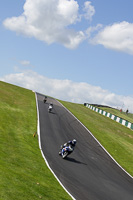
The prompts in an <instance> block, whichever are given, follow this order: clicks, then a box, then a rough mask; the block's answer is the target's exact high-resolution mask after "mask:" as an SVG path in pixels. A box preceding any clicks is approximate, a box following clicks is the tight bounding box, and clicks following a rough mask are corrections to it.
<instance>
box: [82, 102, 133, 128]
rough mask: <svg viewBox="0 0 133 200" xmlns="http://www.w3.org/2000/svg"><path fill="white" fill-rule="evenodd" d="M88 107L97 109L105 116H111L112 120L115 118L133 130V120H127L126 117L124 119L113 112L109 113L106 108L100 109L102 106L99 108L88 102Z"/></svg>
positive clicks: (96, 110)
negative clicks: (132, 121)
mask: <svg viewBox="0 0 133 200" xmlns="http://www.w3.org/2000/svg"><path fill="white" fill-rule="evenodd" d="M86 107H87V108H90V109H91V110H93V111H95V112H98V113H100V114H101V115H104V116H106V117H109V118H110V119H112V120H114V121H116V122H118V123H120V124H122V125H123V126H126V127H127V128H130V129H131V130H133V123H131V122H129V121H127V120H125V119H122V118H120V117H118V116H116V115H113V114H111V113H108V112H106V111H104V110H102V109H100V108H97V107H95V106H92V105H90V104H87V103H86Z"/></svg>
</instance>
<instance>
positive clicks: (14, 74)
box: [0, 0, 133, 112]
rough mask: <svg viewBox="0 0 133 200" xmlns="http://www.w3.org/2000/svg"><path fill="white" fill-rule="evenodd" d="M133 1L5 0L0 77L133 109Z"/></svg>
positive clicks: (80, 99)
mask: <svg viewBox="0 0 133 200" xmlns="http://www.w3.org/2000/svg"><path fill="white" fill-rule="evenodd" d="M132 9H133V1H132V0H117V1H116V0H111V1H107V0H100V1H99V0H92V1H83V0H80V1H79V0H78V1H76V0H38V1H36V0H23V1H18V0H13V1H10V0H2V1H1V6H0V54H1V59H0V69H1V70H0V80H2V81H5V82H9V83H12V84H15V85H19V86H22V87H25V88H28V89H32V90H35V91H38V92H41V93H44V94H47V95H51V96H53V97H56V98H59V99H63V100H68V101H72V102H76V103H83V102H89V103H101V104H106V105H110V106H113V107H118V108H121V107H122V108H123V109H125V110H126V109H127V108H128V109H129V111H131V112H133V89H132V85H133V78H132V76H133V14H132Z"/></svg>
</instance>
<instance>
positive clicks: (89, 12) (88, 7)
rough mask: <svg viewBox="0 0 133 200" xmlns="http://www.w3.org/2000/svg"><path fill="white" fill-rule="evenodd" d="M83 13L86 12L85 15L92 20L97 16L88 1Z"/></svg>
mask: <svg viewBox="0 0 133 200" xmlns="http://www.w3.org/2000/svg"><path fill="white" fill-rule="evenodd" d="M83 11H85V14H84V15H83V16H84V17H85V18H86V19H88V20H90V21H91V20H92V16H93V15H94V14H95V8H94V6H92V5H91V2H90V1H86V2H85V3H84V8H83Z"/></svg>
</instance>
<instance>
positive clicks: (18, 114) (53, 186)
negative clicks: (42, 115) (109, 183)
mask: <svg viewBox="0 0 133 200" xmlns="http://www.w3.org/2000/svg"><path fill="white" fill-rule="evenodd" d="M36 129H37V115H36V102H35V94H34V93H33V92H32V91H30V90H26V89H23V88H20V87H17V86H14V85H10V84H7V83H4V82H1V81H0V143H1V144H0V154H1V159H0V180H1V181H0V199H1V200H37V199H43V200H51V199H52V200H56V199H62V200H70V199H71V198H70V197H69V195H68V194H67V193H66V192H64V189H63V188H62V187H61V186H60V185H59V183H58V182H57V180H56V179H55V178H54V176H53V175H52V174H51V172H50V171H49V169H48V168H47V166H46V164H45V162H44V160H43V158H42V155H41V152H40V149H39V145H38V138H37V135H36V137H33V134H34V133H35V132H36Z"/></svg>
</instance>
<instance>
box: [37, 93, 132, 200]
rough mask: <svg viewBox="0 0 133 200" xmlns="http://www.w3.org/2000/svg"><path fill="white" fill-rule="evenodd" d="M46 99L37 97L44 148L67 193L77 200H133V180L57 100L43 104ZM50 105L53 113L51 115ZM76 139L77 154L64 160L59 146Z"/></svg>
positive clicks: (42, 146) (50, 100) (38, 95)
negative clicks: (51, 104) (60, 154)
mask: <svg viewBox="0 0 133 200" xmlns="http://www.w3.org/2000/svg"><path fill="white" fill-rule="evenodd" d="M43 99H44V96H43V95H41V94H37V100H38V108H39V118H40V139H41V148H42V151H43V153H44V156H45V158H46V159H47V161H48V163H49V166H50V167H51V169H52V170H53V171H54V173H55V175H56V176H57V177H58V179H59V180H60V181H61V183H62V184H63V185H64V187H65V188H66V189H67V190H68V192H69V193H70V194H71V195H72V196H73V197H74V198H75V199H76V200H133V179H132V178H131V177H130V176H128V175H127V174H126V173H125V172H124V171H123V170H122V169H121V168H120V167H118V165H117V164H116V163H115V162H114V161H113V160H112V159H111V158H110V156H109V155H108V154H107V153H106V152H105V151H104V150H103V148H102V147H101V146H100V145H99V144H98V143H97V142H96V140H95V139H94V138H93V137H92V136H91V134H90V133H89V132H88V131H87V130H86V129H85V128H84V127H83V126H82V125H81V123H79V122H78V121H77V120H76V119H75V118H74V117H73V116H72V115H71V114H70V113H69V112H68V111H67V110H66V109H65V108H64V107H63V106H62V105H61V104H60V103H59V102H58V101H56V100H55V99H52V98H48V99H47V102H46V103H45V104H44V103H43ZM50 102H52V103H53V106H54V108H53V111H52V113H48V104H49V103H50ZM74 138H75V139H76V140H77V144H76V147H75V150H74V152H73V153H72V154H71V155H69V156H68V157H67V158H66V159H62V157H61V156H59V154H58V152H59V148H60V145H61V144H64V143H65V142H67V141H68V140H72V139H74ZM55 192H56V191H55Z"/></svg>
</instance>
